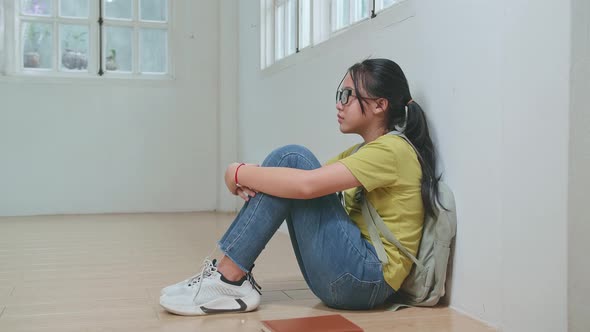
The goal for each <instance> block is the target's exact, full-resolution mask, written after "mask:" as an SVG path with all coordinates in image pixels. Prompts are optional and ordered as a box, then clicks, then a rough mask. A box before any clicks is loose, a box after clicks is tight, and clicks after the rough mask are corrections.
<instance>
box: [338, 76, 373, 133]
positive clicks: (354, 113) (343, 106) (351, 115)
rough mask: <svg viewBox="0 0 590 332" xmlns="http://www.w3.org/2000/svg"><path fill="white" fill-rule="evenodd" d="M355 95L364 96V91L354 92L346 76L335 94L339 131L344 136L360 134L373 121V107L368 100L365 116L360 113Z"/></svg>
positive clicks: (351, 83)
mask: <svg viewBox="0 0 590 332" xmlns="http://www.w3.org/2000/svg"><path fill="white" fill-rule="evenodd" d="M357 95H360V96H365V93H364V91H360V92H359V91H356V90H355V88H354V83H353V81H352V78H351V77H350V74H346V76H345V77H344V80H343V81H342V84H341V85H340V87H339V89H338V91H337V93H336V99H337V100H336V109H337V110H338V123H339V124H340V131H341V132H342V133H344V134H353V133H354V134H362V133H363V132H364V131H365V130H366V129H367V128H368V125H369V124H370V123H371V122H372V120H373V117H374V116H373V108H374V107H375V105H373V104H374V103H372V102H371V100H370V99H367V101H368V102H367V103H365V105H364V107H365V114H364V115H363V113H362V111H361V104H360V103H361V101H360V100H359V99H358V97H357Z"/></svg>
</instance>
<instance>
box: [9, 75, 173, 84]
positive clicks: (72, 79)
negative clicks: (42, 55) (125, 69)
mask: <svg viewBox="0 0 590 332" xmlns="http://www.w3.org/2000/svg"><path fill="white" fill-rule="evenodd" d="M174 81H175V78H174V77H173V76H172V75H170V74H166V75H134V76H130V75H125V74H115V73H111V74H105V75H104V76H88V75H87V74H75V73H51V74H48V73H44V72H22V73H10V74H2V73H0V84H1V83H27V84H63V85H80V84H82V85H106V84H108V85H115V86H119V85H126V86H129V85H132V86H168V85H170V84H171V83H172V82H174Z"/></svg>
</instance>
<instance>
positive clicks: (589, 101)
mask: <svg viewBox="0 0 590 332" xmlns="http://www.w3.org/2000/svg"><path fill="white" fill-rule="evenodd" d="M572 13H573V24H572V26H573V31H572V32H573V33H572V34H573V38H572V51H573V53H572V91H571V95H572V104H571V115H570V128H571V129H570V135H569V137H570V148H569V151H570V158H569V161H570V165H569V171H570V177H569V191H568V194H569V195H568V196H569V206H568V212H569V216H568V220H569V227H568V235H569V238H568V240H569V241H568V323H569V331H571V332H586V331H588V329H590V316H588V313H589V312H590V304H589V303H588V299H589V298H590V286H589V285H588V280H590V264H588V252H590V242H589V241H588V239H587V237H588V234H590V223H589V221H590V213H588V193H587V192H588V188H590V175H589V174H588V170H589V169H590V113H588V110H590V94H588V89H589V87H590V2H588V1H586V0H574V1H573V7H572Z"/></svg>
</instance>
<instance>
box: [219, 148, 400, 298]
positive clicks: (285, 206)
mask: <svg viewBox="0 0 590 332" xmlns="http://www.w3.org/2000/svg"><path fill="white" fill-rule="evenodd" d="M262 166H266V167H290V168H298V169H305V170H311V169H315V168H319V167H321V164H320V162H319V161H318V160H317V158H316V157H315V156H314V155H313V154H312V153H311V152H310V151H309V150H308V149H306V148H305V147H302V146H297V145H288V146H285V147H282V148H279V149H276V150H275V151H273V152H272V153H271V154H270V155H268V157H267V158H266V159H265V160H264V162H263V163H262ZM284 220H287V226H288V227H289V235H290V236H291V243H292V244H293V249H294V251H295V256H296V257H297V262H298V263H299V268H300V269H301V272H302V273H303V277H304V278H305V281H306V282H307V285H308V286H309V288H310V289H311V291H312V292H313V293H314V294H315V295H316V296H317V297H318V298H319V299H320V300H322V301H323V302H324V303H325V304H326V305H328V306H330V307H334V308H338V309H372V308H374V307H376V306H378V305H380V304H383V303H385V302H386V300H387V299H388V298H389V297H391V296H392V295H393V294H394V290H393V289H392V288H391V286H389V284H387V282H385V280H384V279H383V267H382V265H381V262H380V261H379V259H378V258H377V254H376V251H375V248H374V247H373V245H372V244H371V243H369V242H368V241H366V240H365V239H363V238H362V237H361V233H360V230H359V228H358V227H357V226H356V225H355V224H354V223H353V222H352V221H351V219H350V218H349V216H348V214H347V213H346V211H345V210H344V208H343V207H342V205H341V203H340V200H339V199H338V196H337V195H336V194H331V195H327V196H323V197H319V198H314V199H307V200H300V199H287V198H280V197H274V196H271V195H266V194H263V193H258V194H257V195H256V196H255V197H253V198H251V199H250V200H249V201H248V202H246V203H245V204H244V206H243V207H242V209H241V210H240V212H239V214H238V215H237V217H236V219H235V220H234V222H233V223H232V225H231V226H230V227H229V229H228V230H227V232H226V233H225V235H224V236H223V237H222V238H221V240H220V241H219V248H220V249H221V250H222V251H223V252H224V253H225V255H226V256H228V257H229V258H230V259H231V260H232V261H233V262H234V263H236V264H237V265H238V266H239V267H240V268H241V269H242V270H243V271H246V272H248V271H250V268H251V267H252V266H253V264H254V261H255V260H256V258H257V257H258V255H260V253H261V252H262V250H263V249H264V247H265V246H266V244H267V243H268V241H269V240H270V238H271V237H272V236H273V234H274V233H275V232H276V231H277V229H278V228H279V226H280V225H281V224H282V222H283V221H284Z"/></svg>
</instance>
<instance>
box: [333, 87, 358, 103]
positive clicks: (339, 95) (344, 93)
mask: <svg viewBox="0 0 590 332" xmlns="http://www.w3.org/2000/svg"><path fill="white" fill-rule="evenodd" d="M349 97H356V96H355V95H353V94H352V89H351V88H344V89H338V90H336V103H338V102H340V103H341V104H342V105H346V104H348V100H349Z"/></svg>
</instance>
